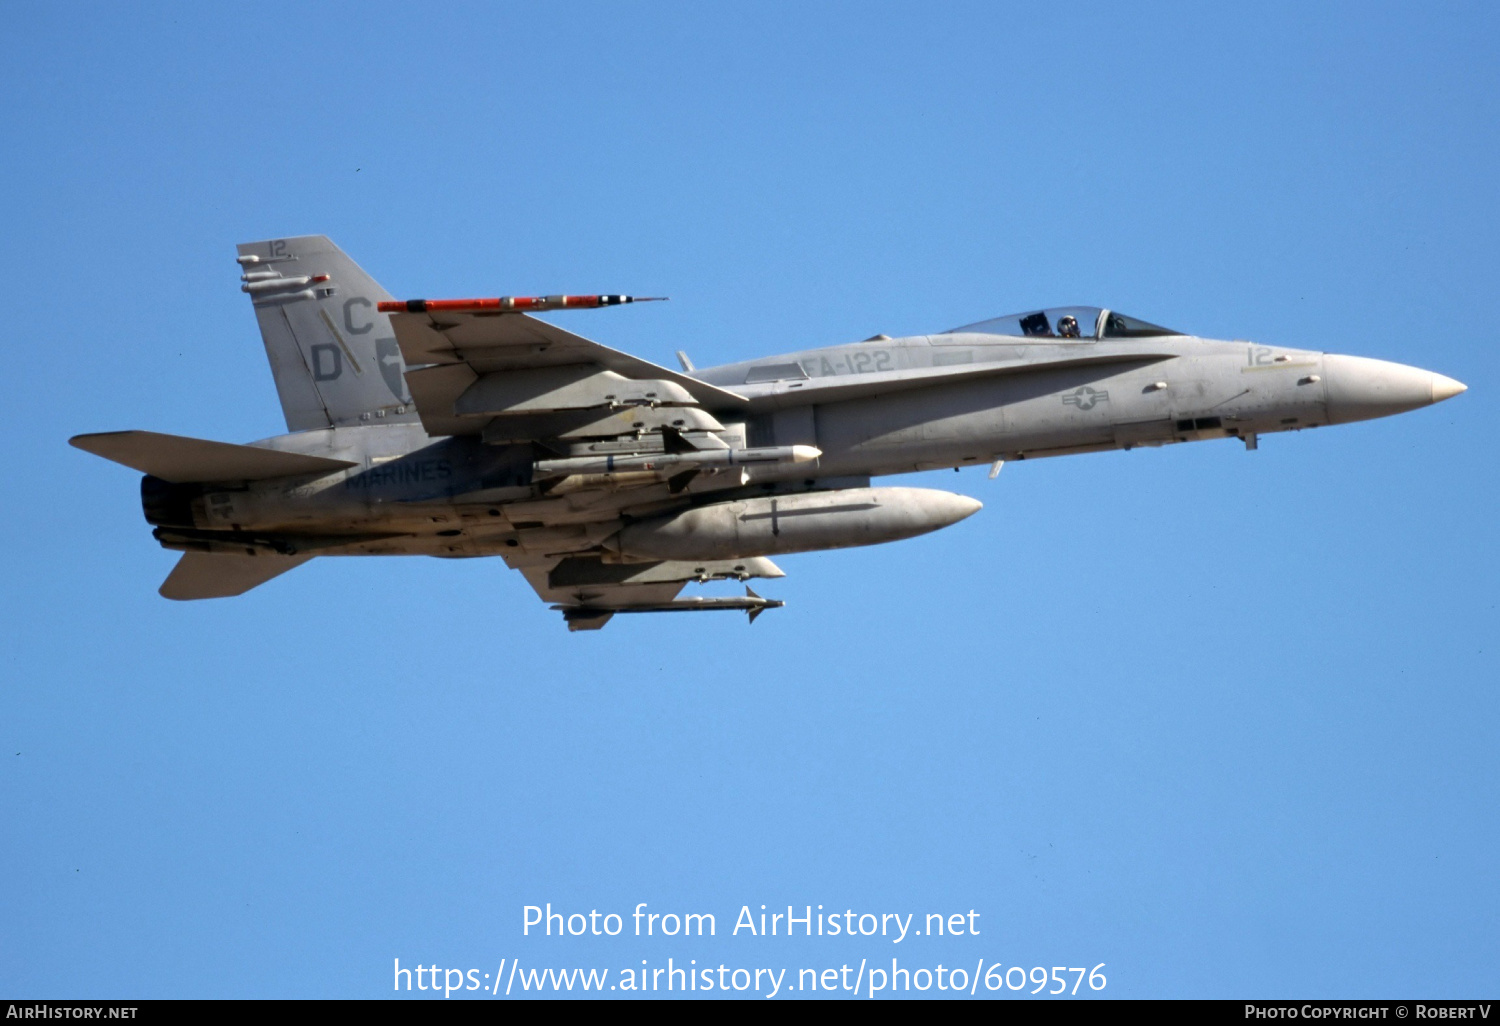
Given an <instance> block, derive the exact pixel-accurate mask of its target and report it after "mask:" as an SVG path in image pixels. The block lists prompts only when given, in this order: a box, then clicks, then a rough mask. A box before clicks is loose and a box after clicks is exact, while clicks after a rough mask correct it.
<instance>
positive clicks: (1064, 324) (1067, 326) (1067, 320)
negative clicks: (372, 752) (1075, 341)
mask: <svg viewBox="0 0 1500 1026" xmlns="http://www.w3.org/2000/svg"><path fill="white" fill-rule="evenodd" d="M1057 333H1058V334H1059V335H1061V336H1062V337H1063V338H1077V337H1078V321H1077V319H1076V318H1075V317H1074V316H1073V315H1072V314H1068V315H1067V316H1066V317H1063V318H1062V319H1061V320H1060V321H1058V322H1057Z"/></svg>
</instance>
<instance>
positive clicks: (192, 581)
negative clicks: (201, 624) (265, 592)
mask: <svg viewBox="0 0 1500 1026" xmlns="http://www.w3.org/2000/svg"><path fill="white" fill-rule="evenodd" d="M311 558H312V557H311V556H277V555H271V554H269V553H259V552H258V553H256V554H255V555H253V556H251V555H228V554H221V553H207V552H189V553H186V554H185V555H184V556H183V557H182V558H181V559H180V560H178V561H177V565H176V566H175V567H173V568H172V572H171V573H170V574H168V575H167V579H166V580H165V581H163V582H162V584H161V588H160V589H159V590H160V592H161V595H162V597H163V598H169V599H176V600H178V601H187V600H189V599H206V598H228V597H229V596H231V595H243V594H244V593H245V592H247V591H249V590H250V589H251V588H254V587H256V586H258V585H261V584H265V583H266V582H267V581H269V580H270V579H271V578H273V577H279V576H280V575H281V574H284V573H286V572H287V571H288V570H292V569H294V568H296V567H299V566H301V565H302V564H303V563H306V562H307V561H308V560H309V559H311Z"/></svg>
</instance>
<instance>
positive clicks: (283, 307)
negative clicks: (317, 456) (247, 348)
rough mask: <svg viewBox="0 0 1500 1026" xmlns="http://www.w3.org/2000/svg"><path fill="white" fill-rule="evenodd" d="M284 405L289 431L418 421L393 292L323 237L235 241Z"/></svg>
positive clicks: (243, 278) (246, 288)
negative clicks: (391, 312) (389, 306)
mask: <svg viewBox="0 0 1500 1026" xmlns="http://www.w3.org/2000/svg"><path fill="white" fill-rule="evenodd" d="M238 259H239V264H240V267H241V282H242V284H241V286H240V287H241V288H242V289H243V290H244V291H245V292H247V293H249V295H250V300H251V302H252V303H253V304H254V306H255V318H256V320H257V321H259V322H260V334H261V338H262V339H263V340H264V342H265V344H266V356H267V357H269V358H270V361H271V373H272V374H273V375H274V376H275V378H276V391H277V392H278V393H279V394H280V396H281V409H282V412H283V413H285V414H286V426H287V429H288V430H291V431H307V430H311V429H314V428H325V427H330V426H334V427H337V426H343V425H350V424H368V423H384V422H388V421H392V420H397V421H403V420H409V421H415V420H416V419H417V415H416V412H415V410H414V409H413V407H412V403H411V396H410V394H409V393H408V392H407V390H406V379H405V378H404V377H403V374H404V372H405V370H406V368H405V366H404V364H403V363H402V361H401V350H400V349H399V348H398V347H397V346H396V334H395V332H393V331H392V330H391V322H390V317H389V316H388V315H387V314H383V313H381V312H380V311H379V310H378V309H377V304H379V303H380V302H381V301H382V300H388V299H390V298H391V294H390V293H389V292H387V291H386V290H385V289H383V288H381V287H380V286H379V285H378V284H376V282H375V280H374V279H373V278H371V277H370V276H369V275H368V274H366V273H365V272H364V271H362V270H360V267H359V265H358V264H356V263H355V262H354V261H353V260H350V259H349V257H348V256H347V255H345V253H344V252H343V250H341V249H339V248H338V247H337V246H335V245H334V244H333V243H332V242H331V241H329V239H328V238H327V237H326V236H323V235H303V236H300V237H297V238H290V239H270V240H267V241H265V242H247V243H244V244H243V245H241V246H240V247H239V258H238Z"/></svg>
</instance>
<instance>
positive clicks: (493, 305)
mask: <svg viewBox="0 0 1500 1026" xmlns="http://www.w3.org/2000/svg"><path fill="white" fill-rule="evenodd" d="M668 298H669V297H667V296H618V295H616V296H603V295H600V296H496V297H494V298H492V299H394V300H388V301H385V302H382V303H379V304H377V305H378V307H379V309H380V312H381V313H537V312H540V311H542V310H595V309H598V308H599V307H601V306H620V305H622V304H624V303H661V302H665V301H666V300H667V299H668Z"/></svg>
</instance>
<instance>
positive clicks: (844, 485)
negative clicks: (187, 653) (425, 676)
mask: <svg viewBox="0 0 1500 1026" xmlns="http://www.w3.org/2000/svg"><path fill="white" fill-rule="evenodd" d="M238 260H239V264H240V267H241V270H242V273H241V282H242V284H241V286H240V287H241V289H242V290H243V291H244V292H246V293H248V294H249V296H250V300H251V303H252V304H253V306H254V308H255V316H256V319H257V320H258V321H259V322H260V331H261V337H262V339H263V340H264V341H265V347H266V355H267V356H268V357H269V358H270V361H271V371H272V374H273V375H274V377H275V379H276V389H277V392H278V393H279V394H280V398H281V407H282V410H283V411H284V413H285V414H286V424H287V429H288V431H289V432H290V433H289V434H284V435H278V436H276V437H274V438H267V439H263V440H262V441H259V442H254V443H252V444H249V445H231V444H228V443H224V442H211V441H203V440H200V439H195V438H184V437H180V436H176V435H164V434H157V433H154V432H149V431H118V432H108V433H104V434H90V435H79V436H77V437H76V438H73V439H72V444H73V445H75V446H77V447H78V448H80V449H85V450H87V451H88V452H92V453H95V454H97V455H100V456H103V457H105V458H106V459H111V460H114V461H116V462H118V463H123V464H124V465H126V466H128V467H133V468H134V469H136V470H139V471H142V472H144V473H145V474H146V477H145V479H144V480H143V481H142V482H141V501H142V505H143V506H144V508H145V514H146V520H147V521H149V522H150V523H151V524H153V525H155V531H154V532H153V533H154V534H155V537H156V539H157V541H159V542H160V543H161V544H162V545H163V546H165V547H166V548H169V549H176V550H180V551H181V552H183V553H184V555H183V556H182V559H181V560H180V561H179V562H178V564H177V566H176V567H175V568H174V569H173V570H172V572H171V574H170V575H169V576H168V577H167V579H166V581H165V582H164V583H163V584H162V586H161V594H162V595H164V596H166V597H167V598H171V599H200V598H215V597H222V596H228V595H238V594H241V593H243V592H245V591H248V590H249V589H251V588H254V587H255V586H256V585H259V584H262V583H264V582H266V581H268V580H270V579H271V578H273V577H275V576H277V575H278V574H282V573H285V572H286V571H288V570H290V569H292V568H293V567H296V566H298V565H299V564H301V563H304V562H306V561H307V560H309V559H311V558H312V557H314V556H375V555H408V554H413V555H429V556H445V557H467V556H493V555H498V556H501V557H502V558H503V559H504V560H505V562H506V563H507V564H508V565H510V566H511V567H513V568H515V569H517V570H519V571H521V573H522V574H523V575H524V576H525V578H526V580H527V582H529V583H530V584H531V586H532V587H533V588H534V589H536V592H537V594H538V595H540V596H541V597H542V599H543V600H545V601H547V602H550V603H552V604H553V608H554V609H558V610H560V611H561V612H562V614H563V616H564V617H565V618H566V620H567V624H568V627H569V628H570V629H571V630H593V629H597V628H599V627H602V626H604V624H605V623H606V622H607V621H608V620H609V619H610V617H612V616H614V615H615V614H616V613H645V612H673V611H679V610H704V609H738V610H743V611H746V612H748V613H749V614H750V618H751V620H754V618H755V617H756V616H757V615H758V614H759V613H761V612H762V611H764V610H765V609H767V608H770V607H774V606H779V605H781V603H780V602H778V601H775V600H772V599H766V598H762V597H760V596H758V595H756V594H755V592H754V591H752V590H751V589H750V588H748V587H747V588H746V594H745V595H744V596H743V597H740V596H738V595H735V596H721V597H696V598H679V597H678V594H679V592H681V591H682V589H683V587H684V585H685V584H687V583H688V582H690V581H691V582H700V583H701V582H705V581H717V580H725V579H730V578H732V579H734V580H737V581H742V582H743V581H745V580H748V579H750V578H770V577H781V576H784V575H783V573H782V571H781V570H780V569H778V568H777V566H776V565H775V564H774V563H772V562H771V560H770V559H769V558H767V557H770V556H774V555H777V554H780V553H789V552H808V551H815V550H820V549H837V548H845V547H848V546H854V545H873V544H876V543H878V542H888V541H895V540H897V539H900V538H910V537H913V536H914V535H919V534H924V533H926V532H928V531H934V530H937V529H938V528H940V527H947V526H948V525H950V524H953V523H956V522H957V521H959V520H962V519H964V518H965V517H967V516H969V515H971V514H973V513H975V512H977V511H978V510H979V508H980V504H979V502H977V501H976V500H974V499H971V498H968V497H967V496H963V495H955V494H953V493H951V492H944V491H936V490H933V489H929V488H908V487H871V486H870V479H871V478H872V477H878V476H883V475H887V474H903V473H909V472H911V471H919V470H931V469H935V468H946V467H964V466H970V465H977V464H990V465H991V466H992V470H991V476H993V475H994V474H995V473H998V471H999V468H1000V467H1001V465H1002V464H1003V462H1004V461H1006V460H1022V459H1035V458H1036V457H1039V456H1062V455H1067V454H1071V453H1085V452H1098V451H1101V450H1106V449H1131V448H1134V447H1135V446H1155V445H1165V444H1168V443H1171V442H1188V441H1197V440H1202V439H1210V438H1238V439H1240V440H1241V441H1242V442H1243V443H1244V444H1245V446H1246V447H1247V448H1250V449H1254V448H1255V447H1256V442H1257V438H1258V437H1259V436H1260V435H1261V434H1264V433H1266V432H1271V431H1289V430H1291V431H1295V430H1300V429H1302V428H1309V427H1319V426H1322V425H1327V424H1342V423H1346V422H1349V421H1356V420H1365V419H1368V418H1371V417H1383V416H1386V415H1389V414H1393V413H1400V412H1402V411H1404V410H1411V409H1414V408H1416V407H1419V406H1427V405H1429V404H1431V403H1435V402H1439V401H1441V400H1443V399H1447V398H1449V397H1451V396H1454V395H1457V394H1458V393H1459V392H1462V391H1463V390H1464V386H1463V385H1462V384H1460V383H1459V382H1457V381H1454V380H1453V379H1452V378H1447V377H1444V376H1443V375H1441V374H1434V373H1431V372H1429V371H1425V370H1418V369H1417V368H1415V367H1407V366H1403V365H1401V364H1397V363H1387V362H1384V361H1381V360H1371V359H1365V358H1362V357H1358V356H1338V355H1333V354H1325V353H1319V352H1310V351H1307V350H1301V349H1286V348H1281V347H1277V346H1267V345H1258V344H1254V343H1249V342H1225V341H1218V340H1214V339H1206V338H1198V337H1195V336H1192V335H1186V334H1184V333H1182V332H1179V331H1172V330H1170V329H1168V328H1162V327H1159V326H1157V325H1154V324H1148V323H1146V322H1145V321H1141V320H1137V319H1136V318H1134V317H1130V316H1127V315H1125V314H1123V313H1119V312H1117V311H1114V310H1102V309H1097V308H1094V307H1066V308H1059V309H1044V310H1028V311H1026V312H1024V313H1020V314H1015V315H1010V316H1006V317H996V318H994V319H993V320H987V321H981V322H979V323H977V324H967V325H964V326H963V327H960V328H953V329H950V330H948V331H943V332H938V333H936V334H931V335H914V336H910V337H906V338H889V337H887V336H885V335H877V336H875V337H874V338H870V339H866V340H864V341H862V342H856V343H852V344H847V345H836V346H829V347H827V348H823V349H810V350H806V351H804V352H798V353H788V354H786V355H783V356H770V357H763V358H759V359H754V360H748V361H745V362H742V363H734V364H729V365H727V366H723V367H712V368H704V369H695V368H694V367H693V365H692V363H691V361H689V359H688V358H687V357H686V356H685V355H684V354H682V353H680V352H679V353H678V354H677V356H678V359H679V361H680V362H681V365H682V370H681V371H676V370H670V369H668V368H666V367H661V366H658V365H656V364H654V363H648V362H647V361H645V360H642V359H638V358H637V357H634V356H630V355H628V354H626V353H622V352H619V351H617V350H614V349H609V348H606V347H605V346H602V345H600V344H599V343H597V342H591V341H589V340H588V339H586V338H582V337H580V336H578V335H575V334H573V333H571V332H569V331H565V330H563V329H562V328H559V327H557V326H555V325H553V324H551V323H549V322H547V321H543V320H539V319H537V318H535V317H532V316H530V314H531V313H534V312H539V311H551V310H569V309H579V308H587V309H592V308H598V307H606V306H616V305H620V304H625V303H631V302H638V301H639V300H636V299H634V298H633V297H630V296H609V295H600V296H542V297H513V296H512V297H501V298H496V299H450V300H423V299H410V300H402V301H397V300H395V299H393V297H392V296H391V295H390V294H389V293H387V292H386V291H385V290H384V289H382V288H381V287H380V286H379V285H377V284H376V283H375V282H374V280H372V279H371V278H370V277H369V276H368V275H366V274H365V273H364V271H362V270H361V269H360V268H359V267H358V266H357V265H356V264H355V263H354V262H353V261H352V260H350V259H349V257H348V256H346V255H345V254H344V253H343V252H342V251H341V250H339V249H338V248H337V247H336V246H334V245H333V243H332V242H330V241H329V240H328V239H327V238H325V237H323V236H320V235H313V236H306V237H303V238H294V239H274V240H271V241H267V242H253V243H248V244H246V245H242V246H240V247H239V258H238Z"/></svg>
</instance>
